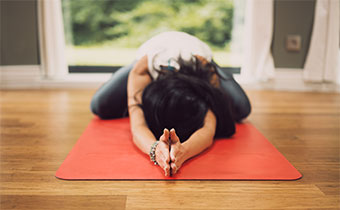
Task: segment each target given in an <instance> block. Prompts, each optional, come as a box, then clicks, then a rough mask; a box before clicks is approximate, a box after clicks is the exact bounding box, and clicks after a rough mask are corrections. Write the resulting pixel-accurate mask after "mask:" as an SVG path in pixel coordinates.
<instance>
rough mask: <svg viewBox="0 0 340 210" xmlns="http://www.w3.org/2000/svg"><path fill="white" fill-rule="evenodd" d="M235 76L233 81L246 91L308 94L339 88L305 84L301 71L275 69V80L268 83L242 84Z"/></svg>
mask: <svg viewBox="0 0 340 210" xmlns="http://www.w3.org/2000/svg"><path fill="white" fill-rule="evenodd" d="M239 76H240V75H236V76H235V79H236V80H237V81H238V82H239V83H240V84H241V85H242V87H244V88H246V89H256V90H280V91H308V92H340V86H339V85H338V84H335V83H326V82H305V81H304V79H303V69H293V68H291V69H287V68H276V69H275V78H273V79H271V80H268V81H263V82H259V81H255V82H249V81H247V82H244V81H242V79H241V78H240V77H239Z"/></svg>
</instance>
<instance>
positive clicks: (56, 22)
mask: <svg viewBox="0 0 340 210" xmlns="http://www.w3.org/2000/svg"><path fill="white" fill-rule="evenodd" d="M38 14H39V16H38V20H39V36H40V37H39V39H40V45H41V47H40V49H41V52H40V57H41V66H42V70H43V72H42V73H43V75H44V77H46V78H49V79H60V78H64V76H65V75H66V74H67V73H68V69H67V63H66V58H65V37H64V27H63V18H62V8H61V0H49V1H46V0H39V1H38Z"/></svg>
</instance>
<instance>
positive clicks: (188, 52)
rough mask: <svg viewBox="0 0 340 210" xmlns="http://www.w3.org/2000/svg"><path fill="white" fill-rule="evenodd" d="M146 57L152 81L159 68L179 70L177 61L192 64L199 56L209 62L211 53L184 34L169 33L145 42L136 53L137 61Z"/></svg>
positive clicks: (204, 46)
mask: <svg viewBox="0 0 340 210" xmlns="http://www.w3.org/2000/svg"><path fill="white" fill-rule="evenodd" d="M144 55H147V57H148V69H149V72H150V74H151V76H152V78H153V79H156V78H157V77H158V72H157V71H156V70H161V66H164V67H169V69H175V70H179V68H180V66H179V64H178V59H179V58H182V59H183V60H184V62H188V63H190V62H193V61H194V59H195V57H194V55H199V56H202V57H203V58H205V59H206V60H207V61H209V62H211V60H212V52H211V49H210V48H209V46H208V45H207V44H205V43H204V42H202V41H201V40H199V39H198V38H196V37H194V36H191V35H189V34H187V33H184V32H178V31H169V32H163V33H160V34H158V35H156V36H154V37H152V38H151V39H149V40H148V41H146V42H145V43H144V44H142V46H141V47H140V48H139V49H138V51H137V56H136V58H137V60H139V59H140V58H142V57H143V56H144Z"/></svg>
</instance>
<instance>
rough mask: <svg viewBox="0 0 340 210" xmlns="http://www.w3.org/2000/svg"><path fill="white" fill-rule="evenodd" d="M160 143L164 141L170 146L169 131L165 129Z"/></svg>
mask: <svg viewBox="0 0 340 210" xmlns="http://www.w3.org/2000/svg"><path fill="white" fill-rule="evenodd" d="M159 140H160V141H163V142H165V143H167V144H168V142H169V130H168V129H166V128H164V130H163V135H162V136H161V137H160V138H159Z"/></svg>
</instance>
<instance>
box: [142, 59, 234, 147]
mask: <svg viewBox="0 0 340 210" xmlns="http://www.w3.org/2000/svg"><path fill="white" fill-rule="evenodd" d="M179 63H180V70H179V71H177V72H174V71H171V70H165V71H160V72H159V73H160V74H159V76H158V78H157V79H156V80H154V81H153V82H151V83H150V84H149V85H148V86H147V87H146V88H145V89H144V91H143V94H142V103H141V104H140V106H141V108H142V109H143V112H144V116H145V121H146V123H147V125H148V127H149V128H150V130H151V131H152V132H153V134H154V135H155V137H156V138H159V137H160V136H161V135H162V133H163V130H164V128H168V129H171V128H175V130H176V133H177V135H178V136H179V138H180V140H181V142H184V141H186V140H187V139H188V138H189V137H190V136H191V135H192V134H193V133H194V132H195V131H196V130H198V129H200V128H201V127H202V126H203V124H204V118H205V116H206V113H207V111H208V109H211V110H212V111H213V113H214V114H215V116H216V118H217V126H216V131H215V137H216V138H219V137H229V136H231V135H233V134H234V133H235V123H234V119H233V117H232V113H231V105H230V100H229V98H228V96H227V95H226V94H225V93H224V92H222V91H221V90H220V89H218V88H216V87H214V86H213V85H211V84H210V79H211V77H212V75H213V73H214V72H216V67H215V66H214V65H213V64H211V63H208V64H206V65H203V64H202V63H201V62H200V61H199V60H198V59H196V60H195V62H194V63H195V65H188V64H186V63H185V62H184V61H183V60H181V59H180V61H179Z"/></svg>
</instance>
